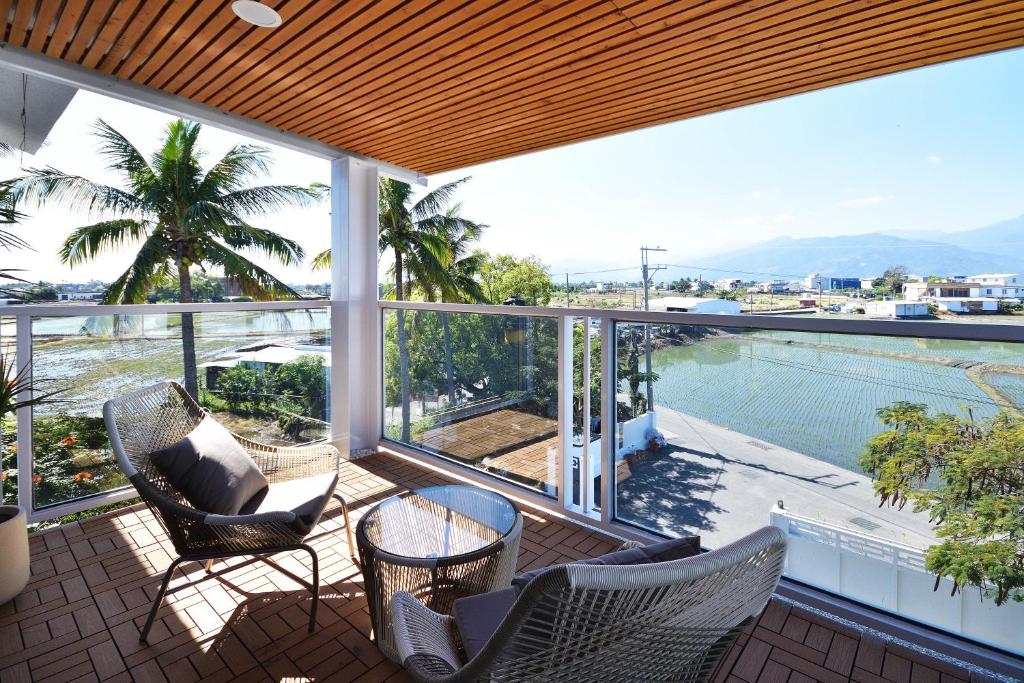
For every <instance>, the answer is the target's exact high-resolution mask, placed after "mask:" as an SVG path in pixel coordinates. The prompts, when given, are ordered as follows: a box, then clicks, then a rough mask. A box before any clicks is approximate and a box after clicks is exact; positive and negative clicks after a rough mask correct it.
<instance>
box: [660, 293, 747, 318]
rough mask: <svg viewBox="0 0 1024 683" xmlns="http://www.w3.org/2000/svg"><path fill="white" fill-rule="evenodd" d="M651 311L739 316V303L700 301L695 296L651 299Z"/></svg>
mask: <svg viewBox="0 0 1024 683" xmlns="http://www.w3.org/2000/svg"><path fill="white" fill-rule="evenodd" d="M651 310H652V311H674V312H677V313H722V314H726V315H739V312H740V302H738V301H729V300H728V299H702V298H700V297H696V296H665V297H661V298H660V299H651Z"/></svg>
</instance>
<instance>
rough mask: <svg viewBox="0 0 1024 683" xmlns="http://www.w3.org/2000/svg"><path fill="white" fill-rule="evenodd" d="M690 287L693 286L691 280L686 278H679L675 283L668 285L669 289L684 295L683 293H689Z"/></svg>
mask: <svg viewBox="0 0 1024 683" xmlns="http://www.w3.org/2000/svg"><path fill="white" fill-rule="evenodd" d="M692 286H693V280H691V279H690V278H688V277H681V278H679V279H678V280H676V281H675V282H673V283H672V284H671V285H669V289H674V290H675V291H677V292H684V293H685V292H689V291H690V287H692Z"/></svg>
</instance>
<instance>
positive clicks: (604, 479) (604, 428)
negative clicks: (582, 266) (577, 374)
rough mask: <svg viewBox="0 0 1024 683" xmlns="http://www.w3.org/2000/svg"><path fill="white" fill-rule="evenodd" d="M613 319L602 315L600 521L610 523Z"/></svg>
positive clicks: (613, 437)
mask: <svg viewBox="0 0 1024 683" xmlns="http://www.w3.org/2000/svg"><path fill="white" fill-rule="evenodd" d="M615 391H616V386H615V321H614V320H612V319H611V318H601V521H602V522H604V523H605V524H609V523H611V521H612V519H613V517H614V514H613V513H614V504H615V500H614V496H615V441H616V439H615V427H616V424H615V417H616V415H615V414H616V410H615V404H616V396H615Z"/></svg>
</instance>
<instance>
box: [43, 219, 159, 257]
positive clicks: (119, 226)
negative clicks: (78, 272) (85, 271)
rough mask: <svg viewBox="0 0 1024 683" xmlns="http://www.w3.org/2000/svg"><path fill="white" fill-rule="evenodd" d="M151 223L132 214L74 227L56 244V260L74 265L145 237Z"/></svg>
mask: <svg viewBox="0 0 1024 683" xmlns="http://www.w3.org/2000/svg"><path fill="white" fill-rule="evenodd" d="M151 228H152V225H151V224H150V223H148V222H146V221H139V220H135V219H133V218H119V219H115V220H111V221H101V222H99V223H93V224H92V225H83V226H82V227H80V228H75V229H74V230H72V231H71V234H70V235H68V237H67V239H65V240H64V244H62V245H61V248H60V252H59V255H60V260H61V261H62V262H63V263H66V264H68V265H69V266H71V267H75V266H77V265H80V264H82V263H85V262H86V261H88V260H90V259H93V258H95V257H96V256H98V255H99V254H101V253H103V252H104V251H107V250H110V249H115V248H117V247H121V246H123V245H125V244H128V243H131V242H137V241H138V240H140V239H142V238H144V237H146V235H148V234H149V231H150V229H151Z"/></svg>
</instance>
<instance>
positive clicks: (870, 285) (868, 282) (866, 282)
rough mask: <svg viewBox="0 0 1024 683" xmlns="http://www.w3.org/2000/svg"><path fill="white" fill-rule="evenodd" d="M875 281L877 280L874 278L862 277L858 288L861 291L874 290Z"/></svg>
mask: <svg viewBox="0 0 1024 683" xmlns="http://www.w3.org/2000/svg"><path fill="white" fill-rule="evenodd" d="M877 279H878V278H874V277H862V278H861V279H860V288H861V289H874V287H875V280H877Z"/></svg>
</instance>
